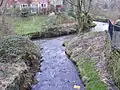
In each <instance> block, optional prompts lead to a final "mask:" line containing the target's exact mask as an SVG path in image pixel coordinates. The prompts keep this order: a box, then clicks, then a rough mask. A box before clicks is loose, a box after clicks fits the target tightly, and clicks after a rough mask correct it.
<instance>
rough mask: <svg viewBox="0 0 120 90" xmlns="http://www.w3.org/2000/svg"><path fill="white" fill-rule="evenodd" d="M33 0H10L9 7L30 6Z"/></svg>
mask: <svg viewBox="0 0 120 90" xmlns="http://www.w3.org/2000/svg"><path fill="white" fill-rule="evenodd" d="M30 3H31V0H8V8H13V7H19V8H20V10H21V9H22V8H26V7H29V5H30Z"/></svg>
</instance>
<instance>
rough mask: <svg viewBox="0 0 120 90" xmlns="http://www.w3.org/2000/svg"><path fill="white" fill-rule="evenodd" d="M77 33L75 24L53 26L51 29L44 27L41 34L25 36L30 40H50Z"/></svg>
mask: <svg viewBox="0 0 120 90" xmlns="http://www.w3.org/2000/svg"><path fill="white" fill-rule="evenodd" d="M74 33H77V25H76V24H75V23H70V24H62V25H55V26H53V27H46V28H44V30H43V31H42V32H36V33H30V34H28V35H27V36H29V37H30V39H38V38H41V39H42V38H52V37H59V36H65V35H70V34H74Z"/></svg>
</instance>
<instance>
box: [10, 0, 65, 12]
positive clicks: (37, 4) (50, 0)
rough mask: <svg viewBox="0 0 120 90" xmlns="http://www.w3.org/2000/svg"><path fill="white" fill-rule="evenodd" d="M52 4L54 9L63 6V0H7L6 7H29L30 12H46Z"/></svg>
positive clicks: (59, 8)
mask: <svg viewBox="0 0 120 90" xmlns="http://www.w3.org/2000/svg"><path fill="white" fill-rule="evenodd" d="M51 5H53V6H54V7H55V9H56V11H59V10H61V9H62V8H63V0H9V1H8V7H10V8H11V7H14V6H16V7H19V8H20V10H21V9H22V8H26V7H29V8H31V13H38V12H41V11H43V12H46V11H48V10H50V6H51Z"/></svg>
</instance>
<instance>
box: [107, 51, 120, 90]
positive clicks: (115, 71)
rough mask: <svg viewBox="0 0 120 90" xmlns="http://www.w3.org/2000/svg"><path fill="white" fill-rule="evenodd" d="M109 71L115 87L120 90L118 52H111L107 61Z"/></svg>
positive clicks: (119, 58) (119, 60) (119, 56)
mask: <svg viewBox="0 0 120 90" xmlns="http://www.w3.org/2000/svg"><path fill="white" fill-rule="evenodd" d="M108 62H109V64H108V66H109V71H110V74H111V75H112V78H113V80H114V82H115V84H116V86H117V87H118V88H119V89H120V52H118V51H117V50H114V51H113V52H111V59H110V60H109V61H108Z"/></svg>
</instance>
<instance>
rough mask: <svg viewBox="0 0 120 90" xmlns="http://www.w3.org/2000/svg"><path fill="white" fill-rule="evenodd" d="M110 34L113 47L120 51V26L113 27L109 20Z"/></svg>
mask: <svg viewBox="0 0 120 90" xmlns="http://www.w3.org/2000/svg"><path fill="white" fill-rule="evenodd" d="M108 28H109V29H108V32H109V34H110V38H111V42H112V47H114V48H118V49H120V26H118V25H113V24H112V23H111V21H110V20H109V27H108Z"/></svg>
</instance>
